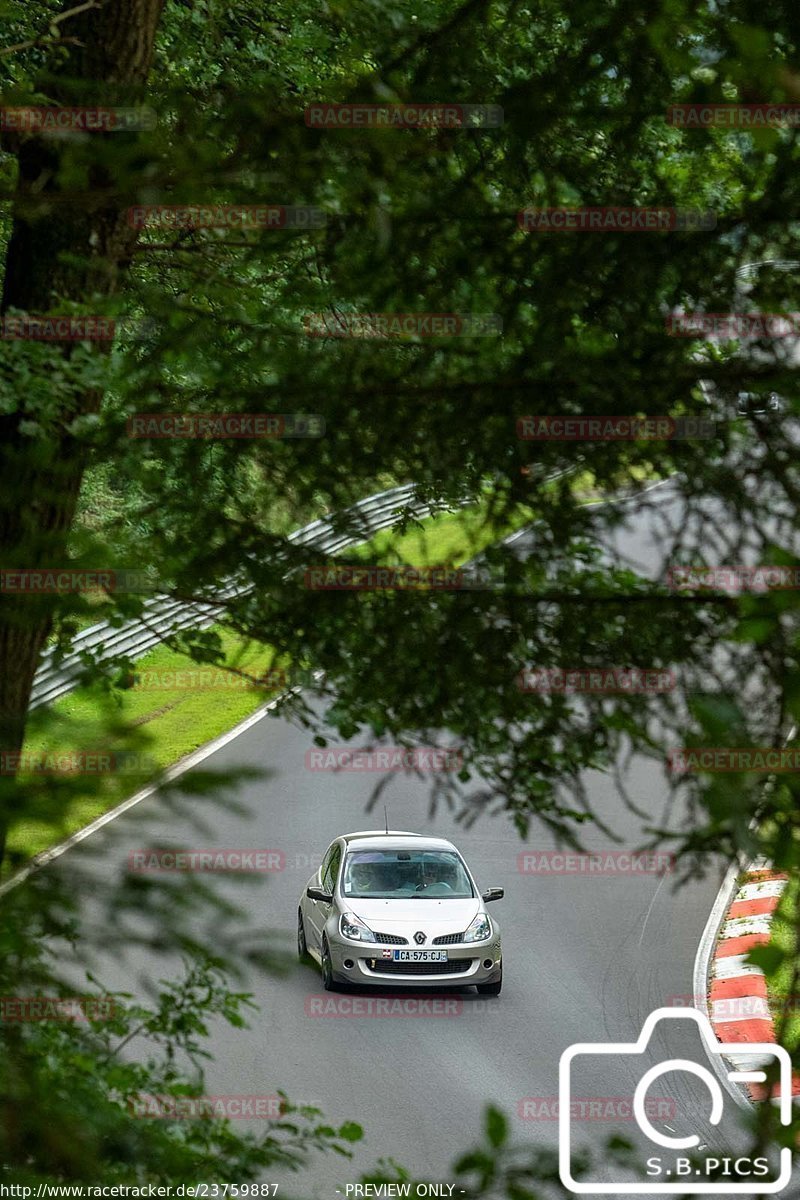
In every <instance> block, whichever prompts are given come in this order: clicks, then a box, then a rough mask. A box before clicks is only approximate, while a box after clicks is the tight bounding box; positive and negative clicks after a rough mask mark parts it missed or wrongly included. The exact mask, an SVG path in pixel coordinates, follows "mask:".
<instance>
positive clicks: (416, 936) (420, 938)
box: [414, 930, 425, 946]
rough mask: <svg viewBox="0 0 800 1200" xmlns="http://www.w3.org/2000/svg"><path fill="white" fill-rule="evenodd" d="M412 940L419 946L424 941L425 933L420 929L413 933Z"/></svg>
mask: <svg viewBox="0 0 800 1200" xmlns="http://www.w3.org/2000/svg"><path fill="white" fill-rule="evenodd" d="M414 941H415V942H416V943H417V945H418V946H421V945H422V943H423V942H424V941H425V934H424V933H423V932H422V930H420V932H419V933H415V934H414Z"/></svg>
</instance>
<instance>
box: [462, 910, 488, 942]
mask: <svg viewBox="0 0 800 1200" xmlns="http://www.w3.org/2000/svg"><path fill="white" fill-rule="evenodd" d="M491 936H492V922H491V921H490V920H489V918H488V917H487V915H486V913H478V915H477V917H476V918H475V920H474V921H473V922H472V924H471V925H470V927H469V929H468V930H467V932H466V933H465V934H464V941H465V942H485V941H486V939H487V938H489V937H491Z"/></svg>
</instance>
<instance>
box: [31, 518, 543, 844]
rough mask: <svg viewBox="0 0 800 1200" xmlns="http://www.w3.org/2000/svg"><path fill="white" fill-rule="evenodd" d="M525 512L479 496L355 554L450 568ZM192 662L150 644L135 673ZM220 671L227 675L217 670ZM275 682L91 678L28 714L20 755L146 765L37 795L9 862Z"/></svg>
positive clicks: (177, 753) (233, 656) (267, 653)
mask: <svg viewBox="0 0 800 1200" xmlns="http://www.w3.org/2000/svg"><path fill="white" fill-rule="evenodd" d="M530 519H531V513H530V511H529V510H528V509H526V508H523V507H520V508H518V509H516V510H515V511H514V512H513V513H512V514H510V515H507V516H505V517H504V519H503V520H502V521H501V522H498V521H495V520H493V519H492V517H491V514H490V512H489V499H488V497H487V498H486V500H484V501H483V502H481V503H480V504H478V505H475V506H474V507H471V508H469V509H462V510H460V511H459V512H455V513H441V514H439V515H437V516H435V517H429V518H426V519H425V520H424V521H422V522H421V523H420V524H419V525H416V524H415V525H414V526H412V527H411V528H409V529H408V530H407V531H406V532H405V533H403V534H401V535H398V534H397V533H396V532H395V531H393V530H384V531H382V532H381V533H380V534H378V535H377V536H376V537H375V538H374V539H372V540H371V541H370V542H368V543H366V544H365V545H364V546H362V547H359V548H358V551H357V555H358V556H360V557H364V558H366V559H374V560H375V561H376V562H380V563H393V562H401V561H402V562H407V563H412V564H414V565H420V566H423V565H428V564H434V563H436V564H443V565H445V564H446V565H449V566H457V565H458V564H459V563H463V562H465V561H466V560H468V559H469V558H472V557H473V555H475V554H477V553H479V552H480V550H482V549H484V548H485V547H486V546H488V545H492V544H493V543H495V542H497V541H498V540H499V539H500V538H502V537H504V536H505V535H506V534H508V533H511V532H513V531H514V530H515V529H518V528H520V527H521V526H523V525H525V524H527V523H528V522H529V521H530ZM214 632H216V633H217V634H218V635H219V637H220V639H221V642H222V647H223V651H224V655H225V660H224V661H225V664H226V666H228V667H231V668H234V669H235V670H238V671H242V672H246V673H247V674H248V675H252V676H255V677H260V676H262V675H263V674H265V673H266V672H267V671H269V670H270V669H273V670H274V669H276V668H278V667H282V668H284V669H288V667H289V664H288V663H287V662H282V663H277V662H275V651H274V650H273V648H272V647H270V646H268V645H265V644H263V643H258V642H252V641H249V642H243V641H242V640H241V639H240V638H239V637H238V636H234V635H233V634H231V633H230V631H228V630H227V629H225V628H224V627H223V626H215V627H214ZM198 670H201V671H204V672H208V671H209V670H210V668H208V667H200V666H199V665H198V664H197V663H194V662H193V661H192V660H191V659H189V658H188V657H186V656H185V655H183V654H180V653H178V652H177V651H174V650H171V649H169V648H168V647H166V646H159V647H156V648H155V649H154V650H151V651H150V652H149V653H147V654H146V655H144V656H143V657H142V658H141V659H139V660H138V662H137V664H136V674H137V675H138V676H139V678H140V680H143V681H144V682H149V681H150V680H152V675H153V673H156V672H160V673H163V672H174V671H198ZM203 678H206V676H204V677H203ZM219 678H220V680H221V681H224V680H225V679H228V678H230V677H229V676H227V675H226V674H225V672H223V671H220V676H219ZM281 690H282V688H281V687H280V686H278V687H273V688H272V689H270V688H252V689H251V688H248V687H241V686H216V687H213V688H208V687H206V688H198V689H187V688H186V686H185V684H184V685H183V686H176V687H170V688H165V687H159V689H158V690H150V689H148V688H146V687H142V686H141V685H139V686H136V685H135V686H133V687H129V688H125V689H123V690H118V689H115V690H114V691H113V693H111V694H110V695H109V693H108V692H106V691H104V690H103V689H102V688H100V687H99V686H96V687H92V688H86V687H84V688H79V689H77V690H76V691H74V692H72V693H71V694H70V695H68V696H65V697H64V698H63V699H61V700H58V701H56V703H55V704H52V705H50V706H49V708H47V709H46V710H41V711H39V712H36V713H34V714H33V715H32V717H31V719H30V722H29V727H28V733H27V737H26V742H25V748H24V749H25V751H26V752H27V753H32V754H39V753H43V752H49V753H57V752H75V751H93V750H98V749H100V748H102V749H103V750H104V751H121V750H130V749H131V748H132V747H133V746H135V747H136V748H137V749H141V752H142V753H143V754H144V755H146V756H147V759H148V760H149V761H148V765H149V768H150V769H149V770H146V771H143V772H141V773H139V774H137V775H132V774H121V773H113V772H109V773H107V774H103V775H98V776H96V777H92V781H91V786H89V785H88V784H87V787H86V789H85V790H84V791H83V792H81V791H80V789H77V790H76V791H74V792H71V794H70V796H69V799H68V800H67V801H66V802H65V801H64V796H63V789H61V790H59V791H58V792H57V793H54V796H55V797H56V799H55V801H54V802H52V803H48V801H47V795H46V793H42V796H41V800H40V803H39V804H38V806H37V816H36V817H33V816H28V815H26V816H25V817H22V818H20V819H19V820H18V821H16V822H15V823H14V824H13V825H12V827H11V829H10V832H9V839H8V848H9V852H10V855H11V858H12V860H16V861H17V863H19V862H20V861H25V860H26V859H29V858H31V857H33V856H34V855H36V854H39V853H41V852H42V851H43V850H46V849H48V848H49V847H50V846H52V845H54V844H55V843H57V842H58V841H61V840H63V839H64V838H65V837H68V836H69V835H70V834H72V833H74V832H76V831H77V830H79V829H82V828H83V827H84V826H85V825H87V824H89V823H90V822H91V821H93V820H94V819H95V818H96V817H98V816H100V815H101V814H102V813H104V812H107V811H109V809H111V808H113V807H114V806H115V805H117V804H119V803H120V802H121V801H122V800H124V799H126V798H127V797H128V796H130V795H132V794H133V793H134V792H135V791H137V790H138V789H139V788H141V787H143V786H144V785H145V784H146V783H147V782H150V781H152V779H154V778H157V777H158V776H159V775H160V774H161V772H162V771H163V770H164V769H165V768H166V767H168V766H171V765H172V764H174V763H176V762H178V761H179V760H180V759H182V758H184V757H185V756H186V755H187V754H190V753H191V752H192V751H193V750H196V749H197V748H198V747H199V746H202V745H205V744H206V743H207V742H209V741H211V740H213V739H214V738H215V737H218V736H219V735H220V734H222V733H225V732H226V731H227V730H229V729H232V728H233V727H234V726H235V725H236V724H238V722H240V721H242V720H244V719H245V717H248V716H249V715H250V714H251V713H253V712H254V711H255V710H256V709H257V708H258V707H259V706H260V705H262V704H263V703H264V702H265V700H266V699H268V698H269V696H270V695H274V694H276V693H277V692H280V691H281ZM21 782H22V780H21Z"/></svg>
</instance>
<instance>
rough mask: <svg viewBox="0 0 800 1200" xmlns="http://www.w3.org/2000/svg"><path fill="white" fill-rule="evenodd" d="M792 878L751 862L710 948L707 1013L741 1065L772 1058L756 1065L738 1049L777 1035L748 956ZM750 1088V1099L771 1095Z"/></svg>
mask: <svg viewBox="0 0 800 1200" xmlns="http://www.w3.org/2000/svg"><path fill="white" fill-rule="evenodd" d="M762 864H763V865H762ZM788 881H789V877H788V875H786V874H785V873H784V872H782V871H774V870H772V869H771V867H770V866H769V865H768V864H767V863H765V862H764V860H758V861H757V862H756V863H754V864H752V865H751V866H750V868H749V869H748V870H747V871H746V872H745V873H744V879H743V881H742V882H741V883H740V884H739V887H738V888H737V890H736V891H735V893H734V895H733V897H732V898H731V899H730V900H729V902H728V905H727V909H726V911H725V914H724V916H723V919H722V922H721V924H720V927H719V932H718V936H717V939H716V943H715V945H714V948H713V951H712V953H711V958H710V961H709V969H708V1015H709V1019H710V1021H711V1024H712V1026H713V1028H714V1032H715V1034H716V1035H717V1038H718V1039H719V1041H720V1042H723V1043H724V1044H725V1046H726V1047H727V1048H726V1050H725V1058H727V1059H728V1060H729V1061H730V1062H731V1063H732V1065H733V1066H734V1067H736V1068H737V1069H739V1070H746V1069H748V1068H749V1069H750V1070H752V1069H753V1068H754V1067H756V1065H759V1066H766V1065H767V1064H768V1062H769V1061H770V1059H769V1058H768V1057H766V1056H764V1058H763V1061H761V1062H759V1063H758V1064H756V1061H755V1060H754V1056H753V1055H752V1054H747V1053H737V1052H736V1050H735V1047H736V1046H737V1045H740V1046H743V1047H744V1046H746V1045H747V1044H748V1043H750V1042H774V1041H775V1040H776V1037H775V1025H774V1022H773V1019H772V1015H771V1013H770V1010H769V1001H768V998H767V983H766V979H765V977H764V972H763V971H762V970H761V968H760V967H757V966H754V965H753V964H752V963H749V962H748V961H747V956H748V954H749V953H750V951H751V950H752V949H753V948H754V947H755V946H763V945H766V943H767V942H768V941H769V939H770V926H771V924H772V918H773V916H774V915H775V910H776V909H777V907H778V904H779V903H780V899H781V894H782V892H783V889H784V888H785V887H786V884H787V883H788ZM747 1092H748V1095H749V1097H750V1099H751V1100H764V1099H766V1089H765V1088H764V1087H763V1086H761V1085H758V1084H751V1085H749V1086H748V1089H747ZM792 1095H793V1096H800V1076H793V1079H792Z"/></svg>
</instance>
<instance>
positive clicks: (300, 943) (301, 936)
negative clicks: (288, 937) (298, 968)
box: [297, 908, 308, 962]
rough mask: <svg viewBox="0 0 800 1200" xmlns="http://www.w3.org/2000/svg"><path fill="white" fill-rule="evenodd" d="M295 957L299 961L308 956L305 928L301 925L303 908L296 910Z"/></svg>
mask: <svg viewBox="0 0 800 1200" xmlns="http://www.w3.org/2000/svg"><path fill="white" fill-rule="evenodd" d="M297 957H298V958H299V959H300V962H305V961H306V959H307V958H308V943H307V942H306V930H305V926H304V925H303V910H302V908H298V910H297Z"/></svg>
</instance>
